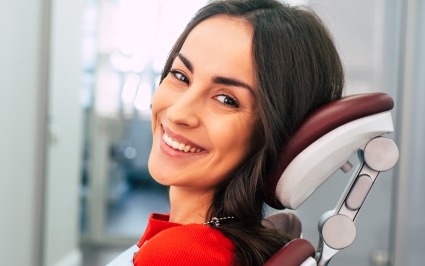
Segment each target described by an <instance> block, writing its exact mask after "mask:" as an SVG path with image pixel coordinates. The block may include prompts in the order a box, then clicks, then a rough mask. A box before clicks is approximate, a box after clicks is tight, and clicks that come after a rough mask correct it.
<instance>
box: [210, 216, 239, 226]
mask: <svg viewBox="0 0 425 266" xmlns="http://www.w3.org/2000/svg"><path fill="white" fill-rule="evenodd" d="M229 219H235V217H233V216H227V217H220V218H217V217H213V218H212V219H211V221H208V222H205V223H204V224H205V225H210V226H215V227H218V226H219V225H220V221H224V220H229Z"/></svg>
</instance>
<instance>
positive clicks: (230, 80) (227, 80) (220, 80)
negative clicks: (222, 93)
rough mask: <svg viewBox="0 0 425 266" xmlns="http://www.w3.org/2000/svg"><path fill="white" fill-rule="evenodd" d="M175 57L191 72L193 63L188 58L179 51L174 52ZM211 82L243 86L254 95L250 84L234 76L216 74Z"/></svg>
mask: <svg viewBox="0 0 425 266" xmlns="http://www.w3.org/2000/svg"><path fill="white" fill-rule="evenodd" d="M176 57H178V58H179V59H180V61H182V63H183V64H184V65H185V66H186V67H187V69H189V71H190V72H193V65H192V63H191V62H190V61H189V59H187V57H185V56H184V55H182V54H181V53H176ZM213 82H214V83H217V84H223V85H229V86H236V87H241V88H245V89H247V90H248V91H249V92H251V94H252V95H255V94H254V90H253V88H252V87H251V86H249V85H248V84H246V83H245V82H242V81H240V80H237V79H234V78H227V77H221V76H218V77H214V78H213Z"/></svg>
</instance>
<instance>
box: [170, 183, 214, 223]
mask: <svg viewBox="0 0 425 266" xmlns="http://www.w3.org/2000/svg"><path fill="white" fill-rule="evenodd" d="M213 193H214V192H213V191H201V192H200V191H199V190H194V189H188V188H182V187H174V186H172V187H170V220H169V221H170V222H173V223H179V224H190V223H204V222H205V218H206V216H207V212H208V209H209V208H210V206H211V202H212V197H213Z"/></svg>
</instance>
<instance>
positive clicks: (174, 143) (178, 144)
mask: <svg viewBox="0 0 425 266" xmlns="http://www.w3.org/2000/svg"><path fill="white" fill-rule="evenodd" d="M162 130H163V134H162V140H163V143H165V144H166V145H167V146H168V147H169V148H171V149H173V150H174V151H177V152H178V153H175V152H172V153H170V151H169V149H167V147H164V146H163V144H162V146H161V147H162V149H163V151H164V152H165V153H167V154H169V155H172V156H175V155H180V156H181V155H182V154H181V153H188V154H187V155H199V154H200V153H207V151H206V150H205V149H204V148H202V147H200V146H199V145H197V144H195V143H194V142H193V141H191V140H189V139H187V138H185V137H183V136H181V135H178V134H176V133H174V132H172V131H170V129H168V128H167V127H164V126H162Z"/></svg>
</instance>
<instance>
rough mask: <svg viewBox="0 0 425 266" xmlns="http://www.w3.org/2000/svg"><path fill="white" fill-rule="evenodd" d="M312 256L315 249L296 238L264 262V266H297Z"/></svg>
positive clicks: (306, 242)
mask: <svg viewBox="0 0 425 266" xmlns="http://www.w3.org/2000/svg"><path fill="white" fill-rule="evenodd" d="M314 254H315V249H314V247H313V245H312V244H311V243H310V242H309V241H308V240H306V239H303V238H296V239H294V240H292V241H290V242H289V243H288V244H286V245H285V246H284V247H283V248H281V249H280V250H279V251H278V252H277V253H276V254H274V255H273V256H272V257H271V258H270V259H269V260H268V261H266V263H265V264H264V266H282V265H285V266H299V265H301V264H302V263H303V262H304V261H306V260H307V259H308V258H309V257H314Z"/></svg>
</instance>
